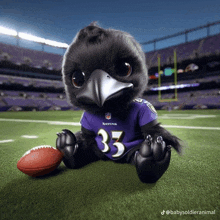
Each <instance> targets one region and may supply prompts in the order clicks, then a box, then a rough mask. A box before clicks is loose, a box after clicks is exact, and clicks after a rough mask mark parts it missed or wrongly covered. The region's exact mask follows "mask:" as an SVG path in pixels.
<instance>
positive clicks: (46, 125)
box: [0, 110, 220, 220]
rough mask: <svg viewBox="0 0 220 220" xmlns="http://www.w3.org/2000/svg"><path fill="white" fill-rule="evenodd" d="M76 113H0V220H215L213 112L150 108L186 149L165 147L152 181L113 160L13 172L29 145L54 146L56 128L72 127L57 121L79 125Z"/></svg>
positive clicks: (219, 197) (216, 124)
mask: <svg viewBox="0 0 220 220" xmlns="http://www.w3.org/2000/svg"><path fill="white" fill-rule="evenodd" d="M81 113H82V112H80V111H78V112H77V111H75V112H73V111H66V112H65V111H63V112H4V113H0V219H1V220H3V219H8V220H9V219H10V220H14V219H15V220H20V219H28V220H32V219H34V220H35V219H36V220H47V219H48V220H56V219H58V220H62V219H65V220H75V219H76V220H80V219H83V220H84V219H85V220H86V219H89V220H90V219H91V220H93V219H98V220H99V219H103V220H111V219H114V220H122V219H136V220H139V219H141V220H142V219H150V220H151V219H153V220H154V219H216V220H217V219H220V209H219V207H220V189H219V186H220V184H219V182H220V111H218V110H200V111H196V110H194V111H193V110H192V111H172V112H167V111H159V112H158V114H159V121H160V122H162V124H163V125H164V126H166V128H167V129H168V130H169V131H171V132H172V133H174V134H175V135H177V136H179V137H180V138H181V139H183V140H184V141H186V142H187V145H188V147H187V148H186V149H185V153H184V155H183V156H181V157H180V156H179V155H177V153H176V152H175V151H172V158H171V163H170V167H169V169H168V170H167V171H166V173H165V174H164V175H163V176H162V178H161V179H160V180H159V181H158V182H157V183H156V184H144V183H141V182H140V180H139V179H138V177H137V174H136V170H135V167H133V166H131V165H128V164H115V163H113V162H103V161H99V162H96V163H94V164H90V165H88V166H86V167H84V168H82V169H79V170H69V169H66V168H65V166H64V164H63V163H61V165H60V167H59V168H58V169H57V170H56V172H54V173H53V174H51V175H48V176H46V177H42V178H31V177H28V176H27V175H25V174H23V173H22V172H20V171H19V170H18V169H17V167H16V164H17V161H18V160H19V159H20V157H21V156H22V155H23V154H24V153H25V152H26V151H27V150H29V149H30V148H33V147H35V146H38V145H43V144H49V145H52V146H55V140H56V132H59V131H61V130H62V129H64V128H67V129H70V130H72V131H73V132H75V131H77V130H79V129H80V127H79V126H77V124H76V125H70V124H68V123H67V124H65V123H63V124H59V123H57V121H59V122H79V121H80V117H81ZM18 119H19V120H18ZM32 120H33V121H32ZM31 121H32V122H31ZM51 121H52V123H50V122H51ZM54 121H56V122H54ZM172 126H173V127H172ZM24 135H25V136H24ZM169 211H170V213H169ZM178 211H179V213H181V215H180V214H174V213H178ZM182 211H185V213H182ZM197 211H198V212H197ZM199 211H203V214H202V213H201V212H199ZM205 211H211V212H214V214H208V213H207V212H205ZM187 212H189V213H191V214H188V215H187ZM172 213H173V214H172ZM192 213H194V214H192ZM195 213H196V214H195ZM204 213H206V214H204Z"/></svg>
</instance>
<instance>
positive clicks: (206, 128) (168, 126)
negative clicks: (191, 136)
mask: <svg viewBox="0 0 220 220" xmlns="http://www.w3.org/2000/svg"><path fill="white" fill-rule="evenodd" d="M162 126H163V127H165V128H181V129H200V130H220V127H199V126H179V125H162Z"/></svg>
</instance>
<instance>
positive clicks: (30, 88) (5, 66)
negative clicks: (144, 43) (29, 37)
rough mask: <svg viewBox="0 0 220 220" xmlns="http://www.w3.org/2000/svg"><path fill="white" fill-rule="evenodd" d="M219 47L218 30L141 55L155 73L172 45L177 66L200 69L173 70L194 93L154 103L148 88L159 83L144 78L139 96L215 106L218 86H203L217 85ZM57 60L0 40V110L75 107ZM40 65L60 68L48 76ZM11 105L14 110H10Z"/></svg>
mask: <svg viewBox="0 0 220 220" xmlns="http://www.w3.org/2000/svg"><path fill="white" fill-rule="evenodd" d="M219 45H220V34H218V35H215V36H210V37H207V38H204V39H200V40H196V41H192V42H188V43H184V44H180V45H176V46H172V47H169V48H166V49H161V50H157V51H151V52H148V53H146V62H147V64H148V67H149V74H152V73H153V74H154V72H155V71H157V65H158V63H157V62H158V58H157V57H158V55H160V58H161V68H165V67H166V66H169V65H171V66H172V65H173V62H174V57H173V51H174V49H176V52H177V61H178V66H179V67H180V68H182V69H183V70H184V69H185V68H186V66H187V65H189V64H190V63H193V62H196V63H197V65H198V66H199V70H196V71H190V72H183V73H180V74H178V84H179V85H180V84H193V83H200V84H201V85H202V90H198V91H197V90H196V88H193V89H192V90H188V91H186V90H178V101H175V102H172V103H170V102H159V101H158V94H157V92H152V91H151V89H152V88H155V87H158V81H157V79H156V80H150V81H149V86H148V90H147V91H146V92H145V95H144V98H145V99H147V100H148V101H150V102H151V103H152V104H153V105H154V106H155V107H156V108H157V109H161V108H168V107H169V106H172V108H193V107H198V106H207V107H211V108H220V102H219V89H217V88H210V86H208V85H209V84H210V83H211V84H210V85H215V86H216V85H219V83H220V77H219V72H220V62H219V56H220V51H219V50H220V48H219ZM210 55H211V56H210ZM207 56H209V57H207ZM61 63H62V56H61V55H57V54H51V53H46V52H43V51H35V50H30V49H26V48H21V47H18V46H13V45H7V44H3V43H0V86H1V88H0V111H6V110H11V109H12V110H33V109H34V110H49V109H52V110H59V109H61V110H62V109H63V110H66V109H75V108H74V107H72V106H71V105H70V104H69V103H68V102H67V100H66V96H65V94H64V86H63V83H62V81H61V74H60V69H61ZM20 65H25V66H26V67H27V68H26V69H25V68H23V69H22V70H20V69H19V68H17V67H18V66H20ZM28 67H33V69H30V68H29V69H28ZM45 68H46V69H48V70H51V71H52V70H57V71H59V72H56V73H55V75H54V74H53V72H50V73H49V74H47V73H45V71H44V69H45ZM56 74H57V75H56ZM173 82H174V81H173V77H165V76H163V78H162V86H170V85H173ZM213 82H216V83H217V84H215V83H213ZM205 87H207V88H205ZM200 89H201V88H200ZM162 94H163V97H162V98H163V99H172V98H173V96H174V94H173V93H169V92H168V93H166V92H165V93H164V92H163V93H162ZM15 106H16V108H13V107H15Z"/></svg>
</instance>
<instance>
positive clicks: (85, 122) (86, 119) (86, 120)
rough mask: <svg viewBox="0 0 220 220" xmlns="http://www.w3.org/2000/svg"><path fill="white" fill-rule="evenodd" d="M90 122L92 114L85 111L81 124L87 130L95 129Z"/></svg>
mask: <svg viewBox="0 0 220 220" xmlns="http://www.w3.org/2000/svg"><path fill="white" fill-rule="evenodd" d="M90 122H91V118H90V115H89V114H88V113H86V112H84V113H83V115H82V118H81V120H80V124H81V126H82V127H83V128H85V129H86V130H89V131H93V129H92V127H91V125H90Z"/></svg>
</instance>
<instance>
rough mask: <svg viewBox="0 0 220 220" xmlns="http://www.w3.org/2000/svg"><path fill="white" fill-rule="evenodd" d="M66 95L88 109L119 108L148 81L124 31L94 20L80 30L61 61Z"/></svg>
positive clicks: (141, 55) (140, 55) (136, 48)
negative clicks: (100, 25)
mask: <svg viewBox="0 0 220 220" xmlns="http://www.w3.org/2000/svg"><path fill="white" fill-rule="evenodd" d="M62 76H63V82H64V86H65V91H66V94H67V98H68V100H69V102H70V103H71V104H73V105H74V106H77V107H80V108H81V109H84V110H86V111H89V112H100V111H105V112H107V111H120V110H122V109H123V108H126V106H127V105H128V104H129V103H130V102H132V101H133V100H134V99H135V98H137V97H139V96H141V95H142V93H143V91H144V90H145V89H146V86H147V82H148V74H147V67H146V61H145V55H144V53H143V51H142V49H141V46H140V44H139V43H138V42H137V41H136V40H135V39H134V38H133V37H132V36H131V35H130V34H128V33H126V32H123V31H120V30H115V29H104V28H101V27H99V26H98V25H97V24H96V23H91V24H90V25H89V26H87V27H85V28H83V29H82V30H80V31H79V32H78V33H77V35H76V37H75V38H74V40H73V42H72V43H71V44H70V46H69V48H68V49H67V51H66V53H65V55H64V59H63V65H62Z"/></svg>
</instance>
